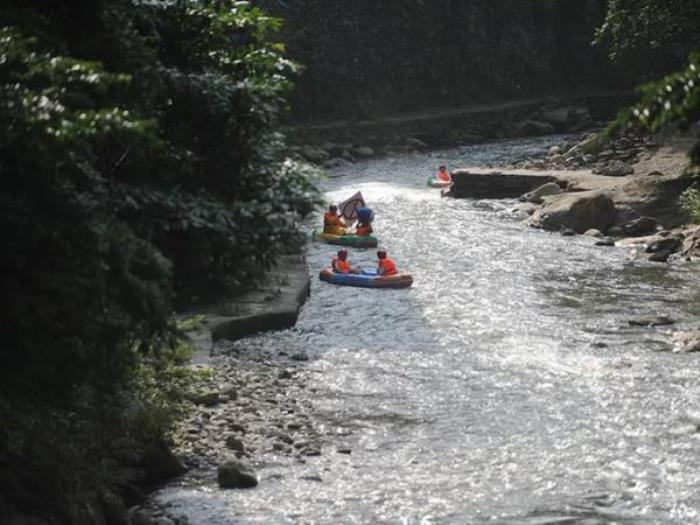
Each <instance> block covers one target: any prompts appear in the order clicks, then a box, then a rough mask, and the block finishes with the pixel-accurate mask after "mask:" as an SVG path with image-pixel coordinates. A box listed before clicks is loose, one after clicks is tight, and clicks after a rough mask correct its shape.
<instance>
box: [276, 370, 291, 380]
mask: <svg viewBox="0 0 700 525" xmlns="http://www.w3.org/2000/svg"><path fill="white" fill-rule="evenodd" d="M291 378H292V373H291V372H290V371H289V370H280V373H279V374H277V379H291Z"/></svg>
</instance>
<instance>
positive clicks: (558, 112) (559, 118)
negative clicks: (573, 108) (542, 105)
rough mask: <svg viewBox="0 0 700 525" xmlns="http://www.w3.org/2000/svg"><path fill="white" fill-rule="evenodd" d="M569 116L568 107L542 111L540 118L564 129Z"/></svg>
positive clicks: (561, 129)
mask: <svg viewBox="0 0 700 525" xmlns="http://www.w3.org/2000/svg"><path fill="white" fill-rule="evenodd" d="M568 116H569V108H555V109H550V110H547V111H543V112H542V120H544V121H545V122H548V123H550V124H552V125H553V126H555V127H557V128H558V129H559V130H560V131H564V129H565V127H566V121H567V119H568Z"/></svg>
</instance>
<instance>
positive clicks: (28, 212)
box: [0, 0, 319, 521]
mask: <svg viewBox="0 0 700 525" xmlns="http://www.w3.org/2000/svg"><path fill="white" fill-rule="evenodd" d="M6 4H7V5H6V6H4V7H3V11H2V12H1V13H0V226H2V231H3V232H5V236H4V238H3V241H4V246H3V250H1V251H0V268H2V271H3V276H4V279H3V280H2V282H1V283H0V294H1V296H2V299H1V300H0V301H1V304H0V323H1V324H2V326H3V327H4V329H3V346H2V347H1V348H0V420H2V421H3V425H0V470H1V469H2V468H3V466H4V465H13V466H15V468H16V469H20V470H21V469H23V468H25V467H23V466H22V465H25V466H26V468H29V469H45V470H47V471H48V473H47V476H46V477H47V479H49V480H51V481H52V482H53V483H54V484H55V486H56V490H55V491H52V492H50V493H47V494H46V502H47V504H49V505H58V506H60V504H61V503H60V502H61V501H63V502H64V503H65V499H66V498H68V497H69V495H71V494H72V495H75V494H77V493H78V492H80V491H81V490H90V487H91V486H92V485H91V484H92V481H91V480H93V479H99V480H102V479H104V480H105V483H107V480H109V479H110V476H111V477H112V478H113V477H114V471H115V464H116V463H120V462H122V463H123V462H127V463H128V462H129V461H134V460H135V456H136V455H137V451H138V450H139V449H140V448H143V446H145V444H146V443H147V442H148V441H149V440H152V439H153V438H154V437H155V436H160V435H163V433H165V432H167V431H168V429H169V428H170V426H171V424H172V421H173V419H174V418H175V417H176V416H177V414H178V411H179V410H180V409H179V399H180V398H181V397H182V395H183V393H184V391H185V390H186V388H187V384H188V382H189V373H187V372H186V370H185V369H184V368H183V366H182V365H183V363H184V361H185V359H186V349H185V347H184V346H183V345H182V342H181V341H180V339H179V337H178V336H177V333H178V328H177V327H176V326H175V325H174V323H173V321H172V310H173V304H174V301H176V300H179V301H188V300H190V299H191V298H192V297H193V296H202V295H203V294H207V293H212V292H217V293H221V292H222V291H226V290H233V289H236V288H237V287H240V286H241V285H242V284H243V283H249V282H251V281H252V280H254V279H255V278H256V277H258V276H259V275H260V273H261V269H263V268H265V267H267V266H269V265H270V264H271V263H272V262H274V260H275V258H276V257H277V256H278V255H279V254H282V253H286V252H289V251H293V250H297V249H298V248H299V246H300V243H301V242H302V237H301V236H300V235H299V233H298V230H297V221H298V220H299V219H300V218H301V217H303V216H304V215H306V214H308V213H309V212H310V211H311V210H312V209H313V208H314V207H315V206H316V205H317V203H318V200H319V194H318V191H317V190H316V188H315V186H314V184H313V177H314V176H315V174H314V173H313V172H311V171H309V168H307V167H305V166H303V165H299V164H297V163H293V162H290V161H287V160H286V159H285V158H284V156H283V155H282V151H283V140H282V137H281V136H280V135H279V134H278V133H277V131H276V129H277V125H278V119H279V115H280V112H281V111H282V110H283V108H284V107H285V104H286V102H285V100H284V96H285V94H286V92H287V90H288V89H289V87H290V85H291V82H290V78H291V75H292V74H293V73H294V72H295V70H296V66H295V65H294V64H292V63H291V62H289V61H288V60H287V59H286V58H284V56H283V51H284V50H283V48H282V47H281V46H280V45H279V44H276V43H274V42H271V41H270V39H269V38H270V34H271V32H272V31H274V30H275V29H276V28H277V27H278V25H279V22H278V21H277V20H274V19H271V18H268V17H266V16H264V15H263V13H262V12H260V11H259V10H257V9H253V8H250V7H249V6H248V5H247V3H246V2H233V1H230V0H223V1H195V0H187V1H180V2H160V3H158V2H144V3H143V4H142V5H139V4H137V3H134V2H132V1H131V0H110V1H109V2H108V1H105V0H96V1H94V2H70V1H68V0H53V1H52V2H50V3H49V4H47V3H46V2H44V1H40V0H11V1H9V2H7V3H6ZM59 446H60V449H59ZM132 456H134V457H132ZM95 483H96V485H99V483H98V482H95ZM26 490H27V491H28V492H30V493H36V494H43V491H42V490H41V487H37V486H35V485H32V484H30V485H29V486H27V487H26ZM20 496H21V495H20ZM20 496H18V495H17V494H14V493H13V494H3V495H2V496H0V512H2V509H3V508H4V505H9V503H8V502H14V503H15V504H16V503H17V501H24V500H23V499H22V497H20ZM28 501H29V503H30V504H31V498H30V499H29V500H28ZM64 510H65V509H64ZM68 521H70V520H68Z"/></svg>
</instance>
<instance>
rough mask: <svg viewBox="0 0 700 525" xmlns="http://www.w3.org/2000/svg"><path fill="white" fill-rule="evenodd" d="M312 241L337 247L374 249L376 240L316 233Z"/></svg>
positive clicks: (364, 237) (366, 237)
mask: <svg viewBox="0 0 700 525" xmlns="http://www.w3.org/2000/svg"><path fill="white" fill-rule="evenodd" d="M312 238H313V240H314V241H320V242H325V243H326V244H334V245H337V246H352V247H355V248H376V247H377V238H376V237H372V236H371V235H351V234H347V235H333V234H332V233H317V232H314V233H313V236H312Z"/></svg>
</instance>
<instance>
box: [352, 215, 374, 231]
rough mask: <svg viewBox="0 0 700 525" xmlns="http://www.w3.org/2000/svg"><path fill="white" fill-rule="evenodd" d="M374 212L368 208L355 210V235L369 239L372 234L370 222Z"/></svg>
mask: <svg viewBox="0 0 700 525" xmlns="http://www.w3.org/2000/svg"><path fill="white" fill-rule="evenodd" d="M373 219H374V212H373V211H372V210H371V209H369V208H360V209H359V210H357V226H356V227H355V235H358V236H360V237H369V236H370V235H372V234H373V233H374V230H372V220H373Z"/></svg>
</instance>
